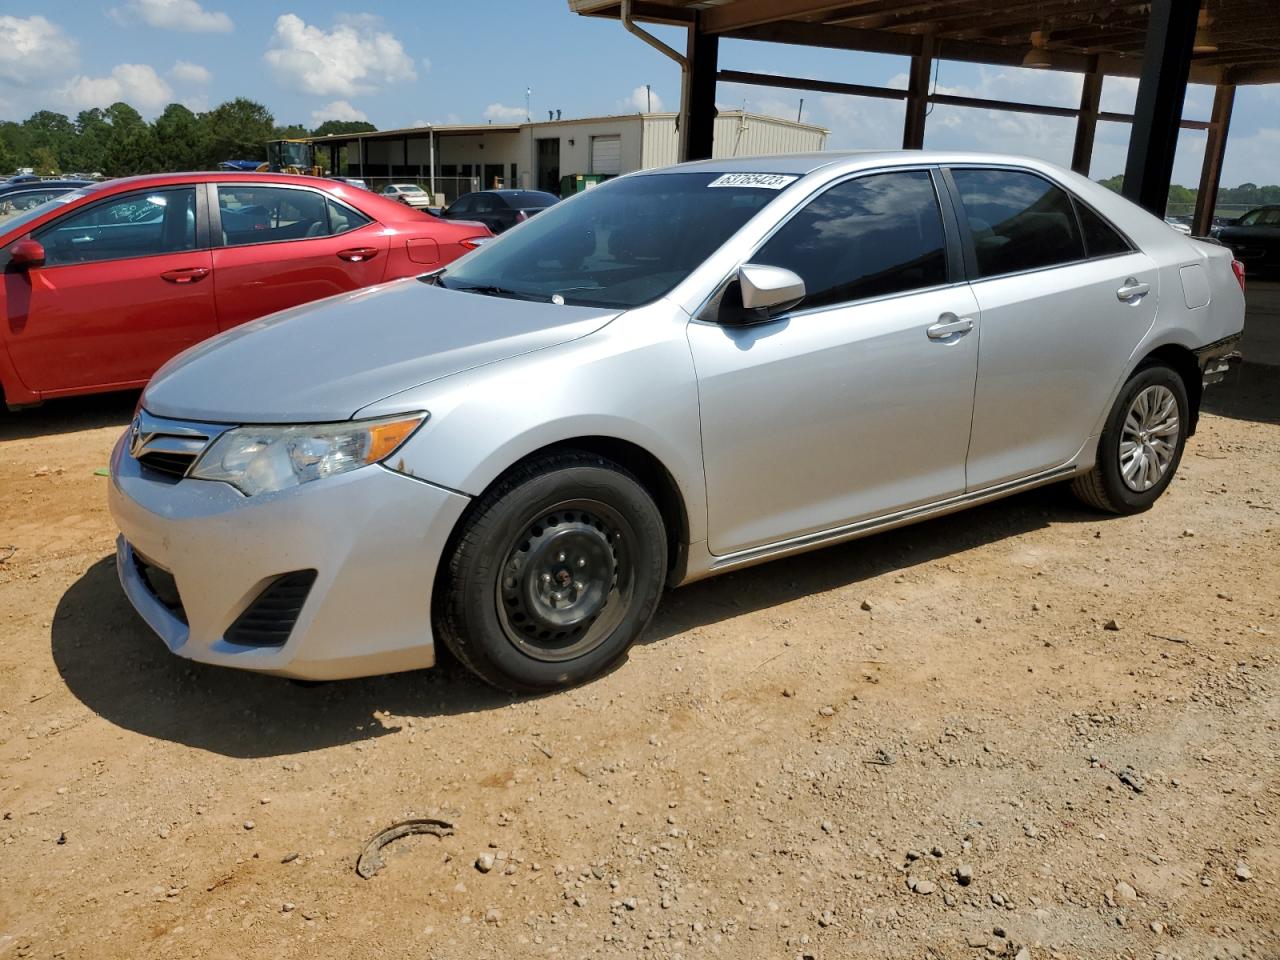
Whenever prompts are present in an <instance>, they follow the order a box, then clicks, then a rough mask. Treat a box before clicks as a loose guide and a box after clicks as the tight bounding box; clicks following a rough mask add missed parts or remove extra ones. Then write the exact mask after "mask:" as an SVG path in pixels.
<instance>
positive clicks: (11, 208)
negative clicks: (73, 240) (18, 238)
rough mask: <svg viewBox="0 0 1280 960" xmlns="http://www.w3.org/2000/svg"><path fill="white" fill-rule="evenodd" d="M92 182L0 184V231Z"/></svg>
mask: <svg viewBox="0 0 1280 960" xmlns="http://www.w3.org/2000/svg"><path fill="white" fill-rule="evenodd" d="M92 182H93V181H91V180H35V181H30V180H23V181H19V182H18V183H0V230H2V229H4V224H5V222H6V221H7V220H10V219H12V218H13V217H15V216H17V215H18V214H20V213H24V212H26V211H27V210H31V209H33V208H34V207H38V206H40V204H42V203H45V202H47V201H49V200H52V199H53V198H54V197H60V196H62V195H63V194H64V193H70V192H71V191H72V190H77V189H79V188H80V187H86V186H88V185H89V184H90V183H92Z"/></svg>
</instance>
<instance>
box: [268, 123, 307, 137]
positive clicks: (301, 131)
mask: <svg viewBox="0 0 1280 960" xmlns="http://www.w3.org/2000/svg"><path fill="white" fill-rule="evenodd" d="M309 136H311V131H310V130H308V129H307V128H306V127H304V126H303V125H302V124H300V123H290V124H288V125H286V126H283V127H276V128H275V131H274V132H273V134H272V139H273V140H301V139H302V138H304V137H309Z"/></svg>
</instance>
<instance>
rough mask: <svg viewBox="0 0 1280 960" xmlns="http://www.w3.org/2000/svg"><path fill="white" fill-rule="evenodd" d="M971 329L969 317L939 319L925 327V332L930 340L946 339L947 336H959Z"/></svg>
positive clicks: (971, 323) (971, 322)
mask: <svg viewBox="0 0 1280 960" xmlns="http://www.w3.org/2000/svg"><path fill="white" fill-rule="evenodd" d="M972 329H973V321H972V320H971V319H970V318H969V317H961V318H960V319H958V320H939V321H938V322H937V323H935V324H934V325H933V326H931V327H929V328H927V329H926V330H925V333H926V334H928V335H929V339H930V340H946V339H947V338H948V337H961V336H964V335H965V334H966V333H968V332H969V331H970V330H972Z"/></svg>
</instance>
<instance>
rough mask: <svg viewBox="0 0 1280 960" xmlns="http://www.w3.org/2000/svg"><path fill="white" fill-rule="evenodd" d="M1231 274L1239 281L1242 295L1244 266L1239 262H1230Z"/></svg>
mask: <svg viewBox="0 0 1280 960" xmlns="http://www.w3.org/2000/svg"><path fill="white" fill-rule="evenodd" d="M1231 272H1232V273H1234V274H1235V275H1236V279H1237V280H1239V281H1240V292H1241V293H1244V264H1243V263H1241V262H1240V261H1239V260H1232V261H1231Z"/></svg>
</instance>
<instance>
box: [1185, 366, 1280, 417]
mask: <svg viewBox="0 0 1280 960" xmlns="http://www.w3.org/2000/svg"><path fill="white" fill-rule="evenodd" d="M1201 409H1202V410H1203V411H1204V412H1205V413H1212V414H1215V415H1216V416H1219V417H1230V418H1231V419H1233V420H1252V421H1254V422H1257V423H1280V367H1273V366H1270V365H1268V364H1262V363H1250V362H1248V361H1245V362H1244V363H1242V364H1240V365H1239V366H1237V367H1236V368H1235V369H1233V370H1232V371H1231V373H1230V375H1229V376H1228V377H1227V379H1226V380H1224V381H1223V382H1222V383H1219V384H1215V385H1214V386H1211V387H1207V388H1206V389H1205V391H1204V400H1203V401H1202V402H1201Z"/></svg>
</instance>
